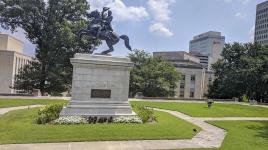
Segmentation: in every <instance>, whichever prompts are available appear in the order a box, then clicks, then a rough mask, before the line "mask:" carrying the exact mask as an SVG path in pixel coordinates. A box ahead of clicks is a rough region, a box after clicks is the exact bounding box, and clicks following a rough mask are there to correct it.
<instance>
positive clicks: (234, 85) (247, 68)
mask: <svg viewBox="0 0 268 150" xmlns="http://www.w3.org/2000/svg"><path fill="white" fill-rule="evenodd" d="M212 68H213V70H214V71H215V76H216V80H215V81H214V82H213V84H212V85H211V86H210V87H209V92H208V96H209V97H213V98H232V97H242V96H243V95H246V96H247V97H248V98H250V99H255V100H258V101H260V100H261V99H262V100H265V99H266V100H267V99H268V46H264V45H260V44H257V43H246V44H240V43H233V44H226V45H225V48H224V50H223V53H222V59H221V60H219V61H218V62H217V63H216V64H214V65H213V66H212Z"/></svg>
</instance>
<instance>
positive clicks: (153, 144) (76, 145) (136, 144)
mask: <svg viewBox="0 0 268 150" xmlns="http://www.w3.org/2000/svg"><path fill="white" fill-rule="evenodd" d="M37 106H38V105H35V106H34V107H37ZM18 108H22V109H23V107H18ZM24 108H25V107H24ZM26 108H28V107H27V106H26ZM31 108H32V107H31ZM12 110H14V108H13V109H12ZM155 110H157V111H163V112H167V113H170V114H171V115H174V116H176V117H178V118H182V119H184V120H186V121H188V122H190V123H192V124H195V125H197V126H199V127H200V128H202V131H200V132H199V133H198V134H197V135H195V136H194V137H193V138H192V139H186V140H140V141H99V142H68V143H40V144H39V143H38V144H10V145H0V149H1V150H24V149H27V150H48V149H49V150H58V149H62V150H63V149H64V150H77V149H79V150H91V149H94V150H107V149H108V150H125V149H128V150H132V149H133V150H137V149H139V150H145V149H180V148H219V147H220V146H221V144H222V142H223V140H224V138H225V136H226V134H227V133H226V131H225V130H223V129H221V128H218V127H216V126H213V125H210V124H208V123H206V122H205V121H206V120H259V119H260V120H268V118H254V117H250V118H248V117H221V118H203V117H202V118H201V117H199V118H198V117H191V116H188V115H185V114H183V113H180V112H176V111H171V110H163V109H155ZM1 111H2V110H1V109H0V112H1Z"/></svg>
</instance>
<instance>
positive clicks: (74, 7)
mask: <svg viewBox="0 0 268 150" xmlns="http://www.w3.org/2000/svg"><path fill="white" fill-rule="evenodd" d="M88 10H89V4H88V3H87V1H86V0H75V1H74V0H48V1H46V0H0V25H1V27H2V28H4V29H6V30H11V31H16V29H18V28H20V29H23V30H24V31H25V34H26V38H27V39H28V40H29V41H31V42H32V43H33V44H35V45H36V52H35V56H36V60H35V62H34V63H31V64H34V65H33V66H32V67H30V66H29V65H27V66H26V67H25V70H21V72H20V73H21V74H20V75H18V76H17V77H16V79H17V80H16V84H15V88H21V89H32V88H37V89H40V90H41V92H42V93H44V92H48V93H50V94H51V93H53V92H57V93H60V92H63V91H66V90H68V88H69V87H70V83H71V76H72V66H71V64H70V60H69V58H71V57H73V55H74V54H75V53H79V52H80V53H81V52H85V53H92V47H93V45H97V44H99V43H100V41H98V40H95V39H90V38H87V39H84V40H82V41H80V40H79V38H78V36H77V35H76V33H77V32H78V31H79V30H80V29H82V28H86V24H87V22H89V19H88V18H87V17H86V14H87V11H88ZM33 75H34V76H33Z"/></svg>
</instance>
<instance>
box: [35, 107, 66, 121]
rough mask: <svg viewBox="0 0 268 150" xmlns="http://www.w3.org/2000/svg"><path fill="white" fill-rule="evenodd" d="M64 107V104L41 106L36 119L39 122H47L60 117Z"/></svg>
mask: <svg viewBox="0 0 268 150" xmlns="http://www.w3.org/2000/svg"><path fill="white" fill-rule="evenodd" d="M62 108H63V104H51V105H47V106H45V107H42V108H40V109H39V111H38V118H37V119H36V122H37V124H46V123H49V122H51V121H53V120H55V119H57V118H59V115H60V112H61V110H62Z"/></svg>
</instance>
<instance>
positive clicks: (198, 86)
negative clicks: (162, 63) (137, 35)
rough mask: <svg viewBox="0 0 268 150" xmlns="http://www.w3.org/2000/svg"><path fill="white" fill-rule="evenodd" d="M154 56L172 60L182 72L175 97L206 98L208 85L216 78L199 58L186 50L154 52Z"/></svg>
mask: <svg viewBox="0 0 268 150" xmlns="http://www.w3.org/2000/svg"><path fill="white" fill-rule="evenodd" d="M153 56H154V57H161V58H163V59H165V60H167V61H169V62H171V63H172V64H173V65H174V66H175V67H176V69H177V71H178V72H180V73H181V80H180V81H179V82H178V83H177V89H175V90H176V91H175V93H176V95H175V97H177V98H182V99H203V98H205V96H204V95H205V93H207V90H208V85H209V84H211V83H212V81H213V80H214V74H213V72H211V71H208V70H207V69H206V68H205V67H204V66H203V65H202V64H201V63H200V59H199V58H197V57H196V56H194V55H192V54H190V53H187V52H184V51H171V52H154V53H153Z"/></svg>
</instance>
